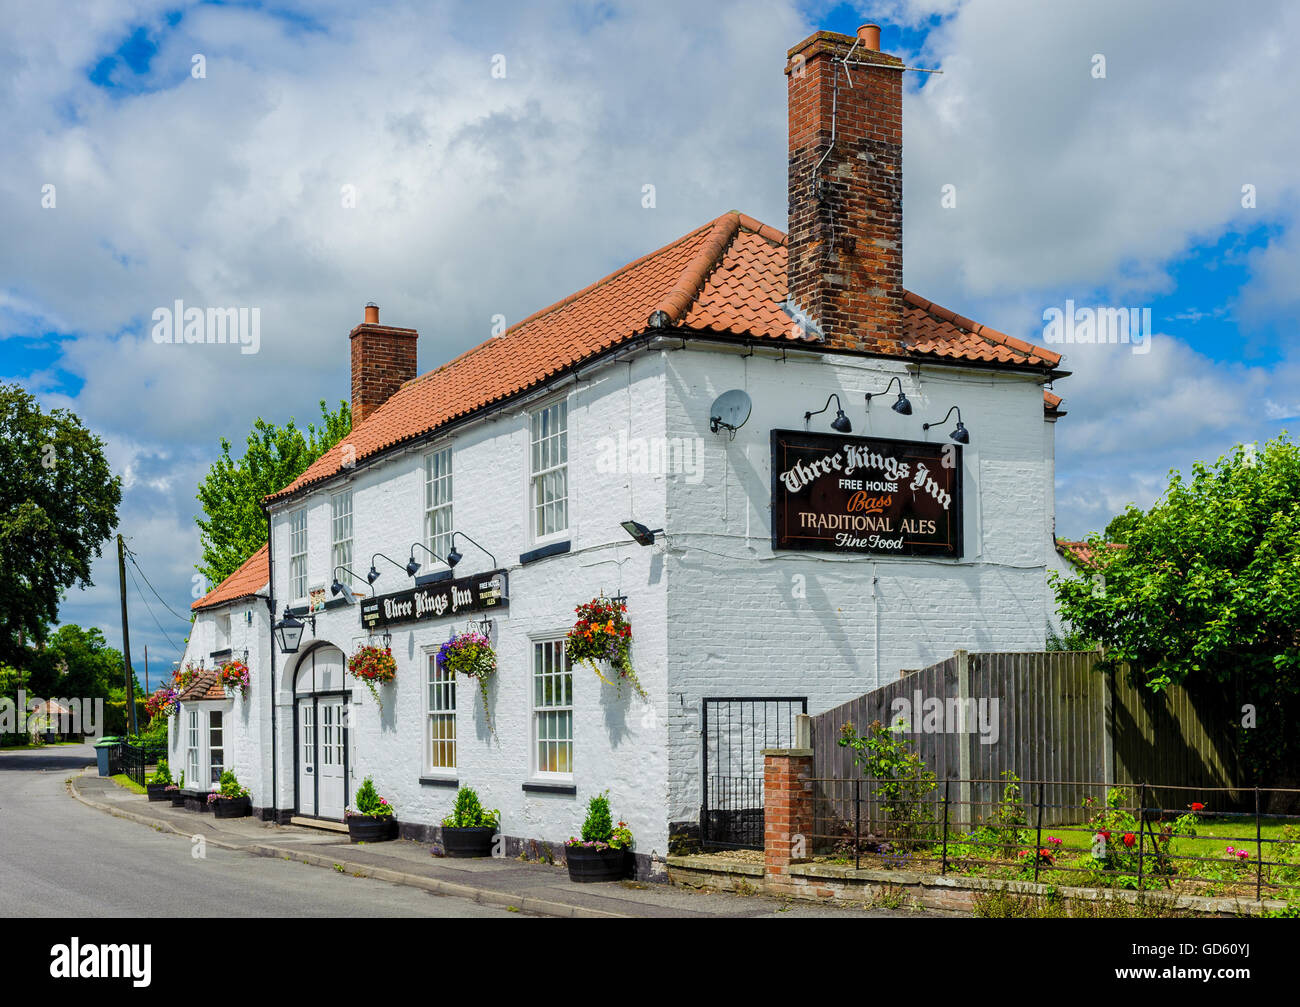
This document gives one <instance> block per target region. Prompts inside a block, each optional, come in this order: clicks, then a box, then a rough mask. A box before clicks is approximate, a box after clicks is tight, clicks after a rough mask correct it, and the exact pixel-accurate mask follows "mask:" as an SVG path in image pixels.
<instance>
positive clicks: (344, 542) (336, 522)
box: [330, 487, 353, 584]
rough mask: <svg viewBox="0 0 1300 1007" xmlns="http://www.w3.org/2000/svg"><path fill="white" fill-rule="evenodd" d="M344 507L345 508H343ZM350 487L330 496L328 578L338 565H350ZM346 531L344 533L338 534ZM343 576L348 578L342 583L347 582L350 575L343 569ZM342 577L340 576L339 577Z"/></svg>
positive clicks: (349, 566)
mask: <svg viewBox="0 0 1300 1007" xmlns="http://www.w3.org/2000/svg"><path fill="white" fill-rule="evenodd" d="M345 507H346V509H345ZM352 527H353V526H352V488H351V487H348V488H347V489H345V490H343V491H342V492H339V493H335V494H334V495H333V496H332V497H330V580H331V581H332V580H333V579H334V575H335V574H336V573H337V572H338V568H339V567H341V566H342V567H347V568H348V569H351V567H352ZM343 531H346V533H347V534H346V535H342V536H341V535H340V533H341V532H343ZM344 576H346V577H347V578H348V580H347V581H343V583H345V584H346V583H348V581H350V580H351V579H352V575H351V574H350V573H348V572H347V571H344ZM340 579H342V578H340Z"/></svg>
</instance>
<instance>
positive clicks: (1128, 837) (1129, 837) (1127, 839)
mask: <svg viewBox="0 0 1300 1007" xmlns="http://www.w3.org/2000/svg"><path fill="white" fill-rule="evenodd" d="M1134 842H1136V839H1135V837H1134V835H1133V833H1131V832H1126V833H1124V845H1125V846H1132V845H1133V843H1134Z"/></svg>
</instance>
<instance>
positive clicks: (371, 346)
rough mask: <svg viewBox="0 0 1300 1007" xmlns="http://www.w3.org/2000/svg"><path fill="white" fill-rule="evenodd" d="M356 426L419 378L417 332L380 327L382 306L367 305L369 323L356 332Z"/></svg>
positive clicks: (365, 323) (354, 333)
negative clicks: (380, 307) (395, 393)
mask: <svg viewBox="0 0 1300 1007" xmlns="http://www.w3.org/2000/svg"><path fill="white" fill-rule="evenodd" d="M348 338H349V339H350V340H351V341H352V425H353V426H356V425H357V424H358V423H360V422H361V421H362V420H364V419H365V418H366V417H367V416H369V415H370V414H371V413H373V412H374V411H375V410H376V409H378V408H379V407H380V406H382V405H383V404H384V403H385V402H387V401H388V399H389V397H390V396H391V395H392V394H393V392H395V391H397V389H398V388H400V387H401V386H402V383H403V382H404V381H410V380H411V378H413V377H415V342H416V340H417V339H419V338H420V334H419V333H418V332H416V331H415V329H395V328H393V327H392V326H391V325H380V324H379V306H378V305H376V304H367V305H366V320H365V321H364V322H362V323H361V324H360V325H358V326H357V327H356V328H355V329H353V330H352V334H351V335H350V336H349V337H348Z"/></svg>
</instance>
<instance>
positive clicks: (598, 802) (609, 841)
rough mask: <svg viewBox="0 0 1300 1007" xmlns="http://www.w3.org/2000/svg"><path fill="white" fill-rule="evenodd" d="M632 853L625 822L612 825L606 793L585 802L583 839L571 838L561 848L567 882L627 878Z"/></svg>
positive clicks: (630, 832) (629, 835) (629, 833)
mask: <svg viewBox="0 0 1300 1007" xmlns="http://www.w3.org/2000/svg"><path fill="white" fill-rule="evenodd" d="M631 851H632V830H631V829H629V828H628V827H627V822H619V823H618V824H617V825H615V824H614V821H613V818H612V816H611V815H610V813H609V791H605V793H603V794H597V795H596V796H595V797H593V798H592V799H591V800H590V801H589V802H587V820H586V821H585V822H583V823H582V838H581V839H577V838H575V837H573V836H570V837H569V841H568V842H567V843H565V844H564V859H565V860H566V861H567V862H568V865H569V880H570V881H579V882H588V881H617V880H619V879H620V878H622V877H623V876H624V875H626V874H627V870H628V861H629V859H630V858H629V854H630V853H631Z"/></svg>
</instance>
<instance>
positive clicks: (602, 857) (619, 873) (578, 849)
mask: <svg viewBox="0 0 1300 1007" xmlns="http://www.w3.org/2000/svg"><path fill="white" fill-rule="evenodd" d="M564 859H565V860H566V861H567V862H568V865H569V880H570V881H577V882H588V881H618V880H620V879H621V878H624V877H626V876H627V867H628V859H629V858H628V851H627V850H597V849H595V848H593V847H589V846H566V847H565V848H564Z"/></svg>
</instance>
